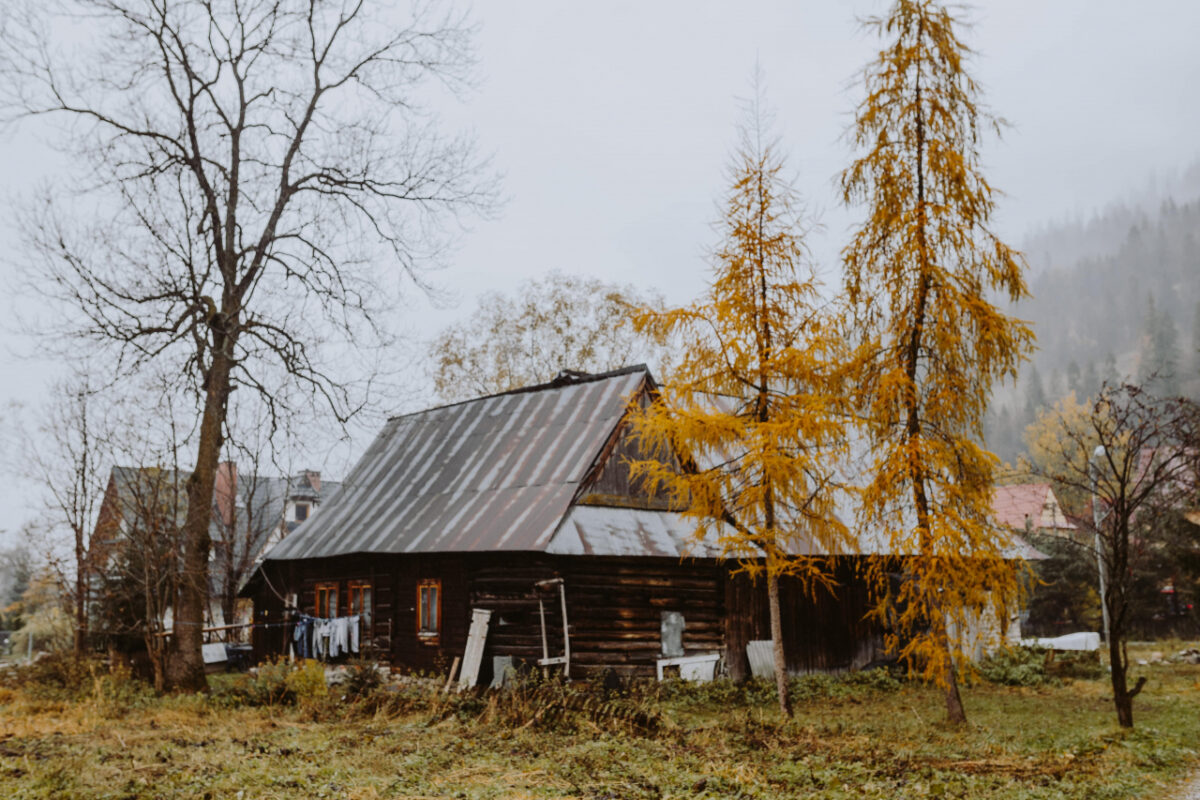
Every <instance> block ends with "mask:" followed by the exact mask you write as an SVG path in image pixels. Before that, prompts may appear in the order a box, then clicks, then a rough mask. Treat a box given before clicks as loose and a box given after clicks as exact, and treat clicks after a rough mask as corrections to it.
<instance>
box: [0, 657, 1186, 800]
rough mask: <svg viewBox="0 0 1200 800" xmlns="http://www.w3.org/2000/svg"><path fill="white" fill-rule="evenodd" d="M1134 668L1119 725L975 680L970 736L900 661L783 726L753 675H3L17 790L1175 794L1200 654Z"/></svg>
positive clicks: (808, 682) (148, 793) (1051, 694)
mask: <svg viewBox="0 0 1200 800" xmlns="http://www.w3.org/2000/svg"><path fill="white" fill-rule="evenodd" d="M1162 649H1164V650H1166V651H1167V652H1170V648H1169V647H1164V648H1162ZM1139 669H1140V671H1141V673H1140V674H1147V675H1148V676H1149V677H1150V682H1149V684H1148V685H1147V688H1146V690H1145V691H1144V692H1143V694H1142V696H1140V697H1138V698H1137V700H1136V702H1135V717H1136V721H1137V724H1138V727H1137V728H1136V729H1135V730H1134V731H1132V732H1123V731H1120V730H1119V729H1118V728H1117V727H1116V724H1115V721H1114V714H1113V710H1112V703H1111V701H1110V699H1109V697H1108V693H1107V691H1106V686H1105V684H1104V682H1103V681H1101V680H1080V679H1074V680H1071V679H1066V680H1065V681H1061V682H1056V683H1055V684H1052V685H1043V686H1035V687H1011V686H996V685H990V684H986V683H979V684H977V685H974V686H971V687H969V688H967V689H966V690H965V692H964V696H965V701H966V704H967V709H968V714H969V715H970V717H971V724H970V726H969V728H968V729H967V730H961V731H960V730H951V729H947V728H946V727H944V726H943V725H942V724H941V722H940V721H941V719H942V716H943V714H944V712H943V710H942V708H941V706H940V696H939V694H938V693H937V692H936V691H934V690H932V689H930V688H928V687H924V686H921V685H918V684H912V683H908V682H899V681H896V680H894V679H892V678H890V677H888V676H887V675H886V674H884V673H873V674H868V675H866V676H860V677H857V678H853V679H850V680H834V679H829V678H825V677H820V678H810V679H804V680H799V681H797V682H796V687H797V690H798V691H799V692H800V694H801V695H802V697H801V701H800V702H799V703H798V706H797V715H796V717H795V719H793V720H788V721H785V720H783V719H781V718H780V717H779V715H778V713H777V712H776V711H775V709H774V707H773V696H772V693H771V692H770V690H769V688H768V687H766V686H762V685H756V684H751V685H750V686H748V687H737V686H733V685H730V684H727V683H715V684H710V685H708V686H704V687H688V686H683V685H679V684H667V685H664V686H661V687H660V686H653V685H639V686H635V687H633V688H632V689H631V690H630V692H629V693H628V694H626V695H623V696H619V697H615V698H610V699H608V700H605V699H604V698H603V696H602V695H600V694H599V691H598V688H597V687H583V688H582V689H566V688H563V687H560V686H555V685H551V686H547V687H532V686H526V687H522V688H519V689H518V690H516V691H512V692H508V693H505V694H492V695H481V696H466V697H449V698H447V697H446V696H443V695H440V694H438V693H437V692H436V689H435V688H433V684H432V682H424V683H423V682H420V681H413V682H410V683H407V684H405V685H403V686H401V687H399V689H396V688H394V687H393V688H391V689H374V690H371V689H370V687H357V688H358V689H359V690H360V691H359V694H360V695H361V697H360V699H357V700H350V699H343V698H342V694H343V693H345V692H347V691H349V692H351V693H353V691H354V690H355V688H356V687H353V686H352V687H350V688H349V689H345V688H343V689H338V688H335V689H333V690H331V692H330V693H328V694H327V693H325V692H324V690H323V684H321V683H320V682H319V680H317V681H313V680H312V677H313V676H312V674H311V673H312V671H311V670H310V671H309V673H308V674H307V675H306V674H302V673H293V674H292V676H291V677H290V678H289V677H284V676H283V675H282V673H277V674H275V675H274V676H271V675H266V676H263V677H260V678H259V679H257V680H256V682H254V683H251V682H249V681H247V679H245V678H241V679H238V678H233V677H227V676H222V678H221V679H219V680H217V681H215V685H214V692H213V694H212V695H211V696H209V697H202V698H188V697H165V698H157V697H154V696H153V695H152V694H151V693H149V692H148V691H146V690H145V688H144V687H142V686H141V685H140V684H138V683H136V682H134V681H130V680H128V679H123V678H122V677H121V676H117V677H115V678H114V677H112V676H107V675H104V674H103V673H101V672H99V671H96V670H95V669H94V668H93V671H91V672H88V673H86V674H81V675H76V676H75V677H74V679H73V681H69V682H68V683H71V684H72V685H71V686H60V685H56V684H54V683H53V682H49V683H47V682H46V681H41V682H29V681H26V682H24V683H23V684H22V685H17V686H15V687H13V686H12V684H13V683H16V681H13V680H10V681H9V683H10V688H0V796H2V797H5V798H42V797H54V798H72V797H110V798H151V797H162V798H184V797H186V798H192V797H197V798H273V797H326V798H384V797H387V798H393V797H394V798H425V797H437V798H451V797H453V798H527V797H528V798H535V797H536V798H551V797H577V798H594V799H595V800H601V799H602V798H607V799H610V800H615V799H616V798H671V797H678V798H681V797H687V798H716V797H721V798H729V797H741V798H789V797H822V798H889V800H896V799H898V798H910V797H914V798H915V797H942V798H959V797H969V798H1124V797H1155V798H1158V797H1164V796H1167V794H1168V793H1169V789H1168V788H1166V787H1168V786H1169V785H1170V784H1171V783H1172V782H1174V781H1177V780H1179V779H1180V778H1181V777H1182V776H1183V775H1184V774H1185V773H1186V772H1187V771H1188V770H1190V769H1191V768H1193V767H1194V766H1195V765H1196V763H1197V758H1198V751H1200V666H1193V665H1186V664H1170V665H1153V666H1149V667H1141V668H1139ZM1135 674H1139V673H1135ZM318 675H319V673H318ZM10 678H11V676H10ZM306 679H307V680H308V682H307V683H306V682H305V681H306ZM272 681H274V682H272ZM285 684H286V685H285ZM283 689H286V691H282V690H283ZM277 690H278V691H277ZM256 703H270V705H255V704H256Z"/></svg>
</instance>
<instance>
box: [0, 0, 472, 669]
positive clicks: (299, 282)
mask: <svg viewBox="0 0 1200 800" xmlns="http://www.w3.org/2000/svg"><path fill="white" fill-rule="evenodd" d="M10 5H12V6H14V7H12V8H8V7H6V9H5V10H6V14H7V17H6V30H5V35H4V36H3V37H2V38H0V108H4V109H9V110H10V113H9V116H10V117H11V118H13V119H21V118H31V117H43V116H50V117H54V118H58V119H60V120H61V121H62V122H64V123H66V125H65V127H64V128H63V129H61V130H63V132H64V134H65V135H64V137H63V138H62V139H61V140H60V141H61V144H62V145H63V146H64V148H65V149H67V150H68V151H69V152H70V153H71V154H72V155H74V156H75V157H76V158H77V160H78V161H79V163H80V164H81V169H79V170H78V171H77V172H76V174H78V175H79V176H80V178H79V181H78V183H77V184H76V185H70V186H63V187H59V189H58V190H57V191H54V192H52V193H50V194H48V195H47V198H46V200H45V202H44V203H43V204H41V205H40V206H38V207H36V208H35V209H34V210H32V211H30V212H28V213H27V214H26V219H25V220H24V222H23V228H24V229H25V230H27V231H29V245H30V247H31V250H32V253H33V254H34V256H35V258H34V274H35V276H36V277H35V282H36V283H37V285H38V288H39V289H40V290H41V291H43V292H45V293H48V294H50V295H51V296H53V297H56V298H58V299H59V300H61V301H62V302H63V303H65V305H66V306H67V308H69V309H71V311H69V312H67V313H64V314H63V315H62V318H63V319H65V320H67V322H66V323H65V324H64V326H63V328H62V330H61V331H60V332H61V333H64V334H70V335H73V336H75V337H77V338H82V339H84V340H86V341H88V342H91V343H92V344H93V345H95V346H96V347H97V348H99V349H100V350H102V351H104V352H106V353H108V354H109V355H111V357H112V359H113V360H112V362H111V363H112V365H113V369H114V374H118V375H119V374H124V373H125V372H127V371H129V370H136V369H138V368H140V367H142V366H144V365H147V364H150V363H154V364H157V365H158V367H160V368H161V367H163V366H164V365H166V366H167V367H168V369H169V370H171V371H173V374H175V375H177V376H180V381H181V382H182V384H183V385H184V386H185V387H186V388H187V389H188V390H189V391H190V393H191V395H192V396H193V397H194V398H195V403H196V408H197V415H198V423H197V425H196V440H195V444H194V447H195V450H194V461H193V464H194V469H193V470H192V472H191V475H190V477H189V478H188V480H187V485H186V491H187V497H188V502H187V519H186V522H185V524H184V531H183V543H182V549H181V553H180V564H181V579H180V582H179V590H178V593H177V596H176V598H175V601H174V604H173V608H174V620H175V622H174V628H173V637H172V649H173V653H172V656H173V657H172V658H171V660H170V667H169V670H168V672H169V674H168V680H167V684H168V685H169V686H170V687H171V688H175V689H181V690H189V691H191V690H198V689H202V688H204V687H205V686H206V682H205V677H204V668H203V660H202V657H201V650H200V645H201V642H202V639H201V630H200V623H201V621H202V620H203V617H204V610H205V608H206V606H207V600H208V560H209V549H210V546H211V542H210V536H209V524H210V519H211V510H212V499H213V490H214V484H215V476H216V471H217V464H218V461H219V460H220V457H221V452H222V447H223V444H224V433H225V429H224V423H225V420H226V417H227V412H228V404H229V398H230V393H231V392H233V391H234V390H235V389H237V388H239V387H245V389H247V390H248V391H253V392H258V393H259V394H260V395H261V396H262V397H263V399H264V401H265V402H266V404H267V405H268V407H269V408H270V409H271V410H272V415H273V419H274V418H276V417H275V415H276V414H278V413H280V412H281V411H286V410H287V409H288V408H289V407H290V406H292V405H293V404H295V403H298V402H307V401H308V400H310V399H320V400H322V401H323V402H325V403H327V404H328V406H329V407H330V408H331V409H332V411H333V413H334V414H335V415H336V416H337V418H338V419H341V420H345V419H346V418H348V417H349V416H350V415H351V414H353V413H354V412H355V411H356V410H358V409H359V408H360V407H361V405H362V404H363V403H364V402H366V395H365V394H364V393H363V392H362V391H359V390H364V389H365V386H364V381H363V380H347V379H346V376H345V375H335V374H334V373H333V372H331V371H330V368H331V365H332V364H334V363H341V362H345V361H346V360H347V355H348V354H351V353H354V352H360V351H362V350H363V349H364V348H369V347H371V346H372V345H382V344H386V342H387V340H388V336H387V332H386V329H385V327H384V326H383V324H382V323H381V318H382V317H381V315H382V313H383V312H384V311H385V310H388V309H390V308H392V307H393V305H394V304H393V302H392V301H393V300H394V295H395V291H394V290H396V289H398V288H399V287H400V286H401V285H402V283H403V281H401V280H400V278H402V277H407V278H409V279H411V280H413V281H416V282H417V283H419V284H421V285H424V284H423V283H422V282H421V279H420V274H419V270H420V268H421V266H422V265H423V264H426V263H428V262H429V260H430V259H431V258H434V257H436V255H437V254H438V252H439V251H440V250H441V248H442V247H443V246H444V245H445V244H446V242H447V238H446V234H447V233H448V232H449V230H448V229H447V227H446V225H445V220H446V219H447V216H446V214H447V212H448V213H449V215H450V218H451V219H453V218H455V217H456V215H457V214H458V213H459V212H463V211H471V210H475V211H479V210H486V209H488V208H489V207H490V206H491V204H492V203H493V202H494V198H495V193H494V184H493V181H492V179H490V178H487V177H481V176H482V175H483V167H482V165H481V163H480V162H479V160H478V158H477V157H476V156H475V154H474V153H475V150H474V147H473V145H472V143H471V141H469V140H467V139H463V138H447V137H445V136H443V135H441V134H440V133H439V131H438V129H437V127H436V126H435V125H434V124H433V121H432V120H431V118H430V116H429V115H428V114H427V113H425V112H424V111H423V110H422V105H421V100H422V99H423V94H422V93H423V92H425V91H426V85H427V84H428V83H429V82H431V81H432V82H439V83H441V84H442V85H444V86H449V87H451V88H456V87H458V86H461V85H463V83H464V82H465V81H466V80H467V79H468V78H469V76H470V69H471V66H472V63H473V61H472V53H471V48H470V44H471V27H470V26H469V25H468V24H467V23H466V21H465V19H464V18H463V17H462V16H461V15H458V14H457V12H455V11H453V10H445V9H444V8H442V7H435V6H434V5H432V4H430V5H425V4H419V5H418V6H417V7H416V8H415V9H414V10H412V12H411V13H408V14H406V13H403V12H401V11H400V10H398V9H397V8H395V6H394V4H391V3H367V2H365V0H343V1H342V2H325V1H324V0H216V1H215V2H213V0H176V1H175V2H168V0H57V1H56V2H50V3H43V2H34V0H27V1H26V2H24V3H23V4H21V5H19V6H18V5H17V4H16V3H14V4H10ZM83 25H86V28H87V30H86V35H82V34H83V33H84V32H83V31H79V30H76V28H73V27H72V26H83ZM73 33H79V34H81V35H78V36H73V35H72V34H73ZM78 220H87V221H90V222H89V223H88V224H81V223H79V222H78ZM377 265H378V266H377ZM384 265H390V266H391V267H392V269H382V267H383V266H384ZM338 345H342V346H343V349H342V350H338V349H337V347H338ZM74 347H75V349H77V344H76V345H75V346H74ZM363 374H369V373H368V372H364V373H363ZM357 377H358V378H362V374H360V375H359V376H357Z"/></svg>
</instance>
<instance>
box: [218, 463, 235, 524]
mask: <svg viewBox="0 0 1200 800" xmlns="http://www.w3.org/2000/svg"><path fill="white" fill-rule="evenodd" d="M213 506H214V507H215V510H216V512H217V514H219V515H220V517H221V522H222V523H224V525H225V527H227V528H228V527H231V526H232V525H233V520H234V508H235V507H236V506H237V464H235V463H233V462H232V461H222V462H221V463H220V464H217V477H216V485H215V486H214V487H213Z"/></svg>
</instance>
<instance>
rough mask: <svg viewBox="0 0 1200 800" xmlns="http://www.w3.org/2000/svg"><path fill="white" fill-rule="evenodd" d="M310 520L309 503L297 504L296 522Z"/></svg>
mask: <svg viewBox="0 0 1200 800" xmlns="http://www.w3.org/2000/svg"><path fill="white" fill-rule="evenodd" d="M306 519H308V503H296V522H304V520H306Z"/></svg>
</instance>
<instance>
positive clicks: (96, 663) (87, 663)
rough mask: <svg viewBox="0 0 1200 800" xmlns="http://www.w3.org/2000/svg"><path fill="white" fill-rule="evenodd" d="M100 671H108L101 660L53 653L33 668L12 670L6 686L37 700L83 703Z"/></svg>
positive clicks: (32, 666)
mask: <svg viewBox="0 0 1200 800" xmlns="http://www.w3.org/2000/svg"><path fill="white" fill-rule="evenodd" d="M99 670H106V667H105V664H104V661H103V660H102V659H100V658H98V657H95V656H82V657H81V656H76V655H75V654H74V653H52V654H50V655H47V656H43V657H41V658H39V659H37V660H36V661H34V662H33V663H32V664H22V665H19V666H13V667H10V668H9V669H8V670H7V671H6V673H5V682H6V683H7V684H8V685H10V686H13V687H21V688H23V689H25V690H26V691H27V692H28V693H29V694H31V695H34V696H42V697H55V698H59V699H73V700H74V699H82V698H84V697H86V696H88V695H89V694H90V693H91V692H92V691H93V689H94V684H93V681H94V678H95V676H96V674H97V672H98V671H99Z"/></svg>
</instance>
